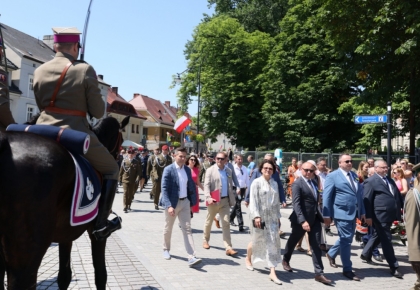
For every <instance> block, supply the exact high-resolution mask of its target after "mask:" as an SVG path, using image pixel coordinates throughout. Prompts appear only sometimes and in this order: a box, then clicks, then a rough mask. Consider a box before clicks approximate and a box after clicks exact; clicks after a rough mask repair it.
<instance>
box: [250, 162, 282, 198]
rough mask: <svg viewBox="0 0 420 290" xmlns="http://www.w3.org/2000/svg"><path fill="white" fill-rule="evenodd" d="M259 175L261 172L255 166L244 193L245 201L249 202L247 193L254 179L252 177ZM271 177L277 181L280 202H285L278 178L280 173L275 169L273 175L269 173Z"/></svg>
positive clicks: (255, 177)
mask: <svg viewBox="0 0 420 290" xmlns="http://www.w3.org/2000/svg"><path fill="white" fill-rule="evenodd" d="M261 175H262V174H261V172H260V170H259V169H258V168H255V170H254V172H252V176H251V178H250V180H249V187H248V188H247V189H246V193H245V202H248V203H249V194H250V192H251V184H252V182H253V181H254V179H257V178H258V177H260V176H261ZM271 178H272V179H274V181H275V182H277V186H278V188H279V198H280V202H281V203H286V196H285V195H284V188H283V183H282V182H281V179H280V174H279V173H278V172H277V171H275V172H274V173H273V175H271Z"/></svg>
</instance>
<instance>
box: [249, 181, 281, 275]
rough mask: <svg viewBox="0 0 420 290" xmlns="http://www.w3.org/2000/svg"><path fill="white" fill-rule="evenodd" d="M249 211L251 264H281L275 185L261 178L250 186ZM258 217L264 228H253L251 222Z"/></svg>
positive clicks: (278, 203) (278, 216) (273, 265)
mask: <svg viewBox="0 0 420 290" xmlns="http://www.w3.org/2000/svg"><path fill="white" fill-rule="evenodd" d="M249 210H250V217H251V221H250V222H251V225H250V229H251V239H252V263H256V262H260V261H267V264H268V267H270V268H273V267H276V266H277V264H279V263H281V261H282V259H281V241H280V235H279V228H280V217H281V214H280V199H279V193H278V188H277V183H276V182H275V181H274V180H273V179H270V180H269V181H267V180H265V178H264V177H263V176H261V177H259V178H257V179H255V180H254V181H253V182H252V184H251V191H250V201H249ZM255 217H260V218H261V220H262V221H264V222H265V225H266V228H264V229H259V228H254V227H253V225H252V220H253V219H254V218H255Z"/></svg>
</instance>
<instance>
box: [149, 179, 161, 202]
mask: <svg viewBox="0 0 420 290" xmlns="http://www.w3.org/2000/svg"><path fill="white" fill-rule="evenodd" d="M152 176H153V175H152ZM152 176H151V178H152V182H153V184H152V195H153V203H154V204H155V206H156V205H158V204H159V198H160V192H161V190H162V189H161V182H162V180H161V178H159V179H157V180H154V179H153V177H152Z"/></svg>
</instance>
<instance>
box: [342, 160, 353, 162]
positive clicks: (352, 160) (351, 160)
mask: <svg viewBox="0 0 420 290" xmlns="http://www.w3.org/2000/svg"><path fill="white" fill-rule="evenodd" d="M344 162H345V163H352V162H353V160H346V161H344Z"/></svg>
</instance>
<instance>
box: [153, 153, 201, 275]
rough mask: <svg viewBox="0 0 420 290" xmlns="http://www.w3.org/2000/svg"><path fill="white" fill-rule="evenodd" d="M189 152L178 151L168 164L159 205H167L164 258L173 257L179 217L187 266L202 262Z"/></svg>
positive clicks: (165, 206)
mask: <svg viewBox="0 0 420 290" xmlns="http://www.w3.org/2000/svg"><path fill="white" fill-rule="evenodd" d="M186 156H187V151H186V150H185V148H177V149H176V150H175V162H174V163H172V164H171V165H169V166H167V167H165V169H164V170H163V175H162V195H161V199H160V201H159V205H160V206H161V207H163V208H165V228H164V231H163V258H164V259H166V260H169V259H171V255H170V253H169V251H170V250H171V236H172V228H173V226H174V222H175V219H176V217H178V220H179V224H180V226H181V230H182V234H183V235H184V245H185V249H186V250H187V253H188V266H190V267H192V266H194V265H196V264H199V263H201V259H197V258H196V257H195V248H194V241H193V237H192V231H191V206H193V205H195V204H196V203H197V195H196V192H195V190H196V189H195V184H194V181H193V179H192V176H191V169H190V168H189V167H188V166H185V158H186Z"/></svg>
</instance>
